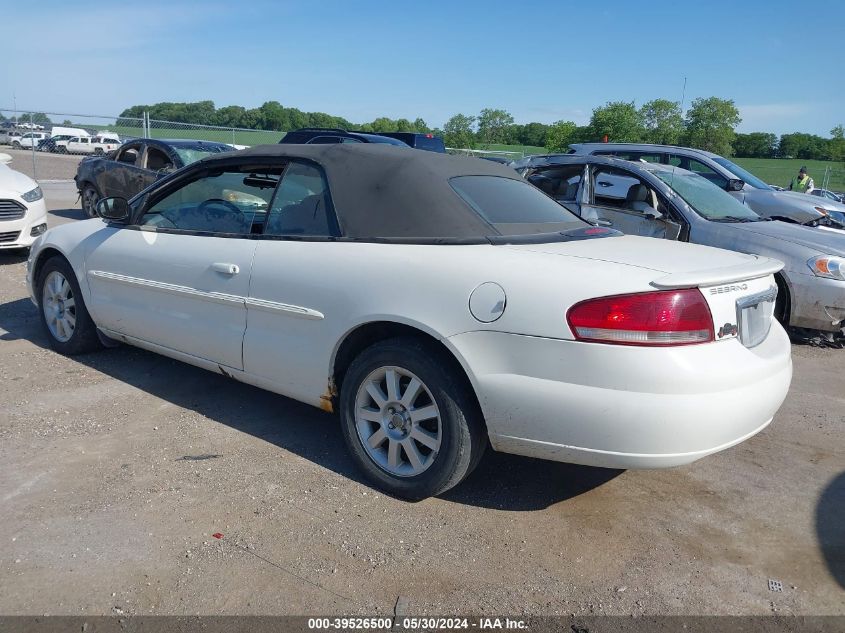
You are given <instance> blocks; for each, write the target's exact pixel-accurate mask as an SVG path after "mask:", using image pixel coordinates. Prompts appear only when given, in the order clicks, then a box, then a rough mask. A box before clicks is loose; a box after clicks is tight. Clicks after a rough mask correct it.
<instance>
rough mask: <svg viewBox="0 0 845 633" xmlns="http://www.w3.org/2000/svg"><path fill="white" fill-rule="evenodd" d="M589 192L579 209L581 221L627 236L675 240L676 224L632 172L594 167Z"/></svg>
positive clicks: (664, 206)
mask: <svg viewBox="0 0 845 633" xmlns="http://www.w3.org/2000/svg"><path fill="white" fill-rule="evenodd" d="M590 172H591V175H590V180H589V182H590V190H589V193H588V195H587V201H586V202H585V203H584V204H582V205H581V217H583V218H584V219H585V220H587V221H589V222H594V223H598V224H600V225H602V226H609V227H611V228H614V229H616V230H618V231H622V232H623V233H627V234H628V235H642V236H643V237H658V238H664V239H672V240H675V239H678V235H679V234H680V231H681V225H680V224H679V223H678V222H676V221H675V220H674V219H673V218H672V217H671V214H670V212H669V208H668V205H666V204H665V203H664V202H663V201H662V199H661V198H660V196H659V195H658V194H657V192H656V191H655V190H654V189H652V188H651V187H649V186H648V184H647V183H645V182H643V181H642V180H641V179H640V178H638V177H636V176H635V175H634V174H632V173H631V172H628V171H626V170H624V169H619V168H617V167H610V166H605V165H593V166H592V167H591V168H590Z"/></svg>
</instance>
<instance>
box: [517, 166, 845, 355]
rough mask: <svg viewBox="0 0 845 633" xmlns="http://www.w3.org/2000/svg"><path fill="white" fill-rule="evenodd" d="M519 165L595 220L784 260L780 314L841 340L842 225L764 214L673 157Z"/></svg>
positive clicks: (802, 331)
mask: <svg viewBox="0 0 845 633" xmlns="http://www.w3.org/2000/svg"><path fill="white" fill-rule="evenodd" d="M521 171H522V173H523V176H524V177H525V178H526V179H527V180H528V181H529V182H531V183H533V184H534V185H536V186H537V187H539V188H540V189H542V190H543V191H545V192H546V193H547V194H548V195H550V196H552V197H553V198H554V199H555V200H557V201H558V202H559V203H560V204H562V205H563V206H565V207H566V208H568V209H569V210H570V211H573V212H574V213H577V214H578V215H580V216H581V217H583V218H584V219H586V220H588V221H590V222H592V223H593V224H597V225H601V226H610V227H613V228H615V229H618V230H620V231H622V232H623V233H628V234H631V235H642V236H647V237H657V238H662V239H671V240H680V241H687V242H694V243H696V244H705V245H708V246H716V247H719V248H725V249H728V250H733V251H739V252H742V253H750V254H756V255H764V256H767V257H773V258H775V259H779V260H781V261H783V262H784V263H785V264H786V265H785V267H784V269H783V270H782V271H781V272H780V273H778V274H777V275H776V280H777V283H778V299H777V304H776V315H777V317H778V319H779V320H780V321H781V322H782V323H783V324H784V325H785V326H790V327H791V328H792V331H793V333H794V334H796V335H799V336H807V335H809V336H811V337H812V339H813V340H814V341H816V342H819V343H827V344H842V343H845V331H843V328H845V231H842V230H838V229H831V228H827V227H810V226H801V225H797V224H793V223H787V222H780V221H775V220H770V219H767V218H761V217H760V216H758V215H757V214H756V213H754V212H753V211H752V210H751V209H749V208H748V206H746V205H743V204H741V203H739V202H738V201H737V200H736V199H735V198H734V197H732V196H730V195H728V194H727V193H726V192H725V191H724V190H723V189H722V188H720V187H717V186H715V185H713V184H712V182H710V181H709V180H708V179H706V178H704V177H702V176H701V175H700V174H696V173H694V172H691V171H687V170H684V169H680V168H678V167H673V166H671V165H661V164H659V163H658V164H655V163H643V162H636V163H635V162H630V161H625V160H619V159H615V158H609V157H602V156H584V155H581V156H578V155H568V156H560V155H558V156H550V157H534V160H533V164H531V165H530V166H527V167H522V168H521ZM810 332H812V334H810Z"/></svg>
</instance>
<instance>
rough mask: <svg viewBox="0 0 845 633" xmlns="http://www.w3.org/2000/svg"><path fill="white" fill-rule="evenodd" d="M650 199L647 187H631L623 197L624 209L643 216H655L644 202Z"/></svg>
mask: <svg viewBox="0 0 845 633" xmlns="http://www.w3.org/2000/svg"><path fill="white" fill-rule="evenodd" d="M649 197H650V192H649V190H648V187H646V186H645V185H643V184H636V185H631V187H629V188H628V194H627V195H626V196H625V207H626V208H628V209H631V210H632V211H638V212H639V213H644V214H657V211H656V210H655V208H654V207H653V206H651V205H650V204H649V203H648V202H646V200H648V199H649Z"/></svg>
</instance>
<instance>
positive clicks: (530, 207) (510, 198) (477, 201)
mask: <svg viewBox="0 0 845 633" xmlns="http://www.w3.org/2000/svg"><path fill="white" fill-rule="evenodd" d="M449 184H450V185H451V186H452V189H454V190H455V192H456V193H457V194H458V195H459V196H460V197H461V198H462V199H463V200H464V202H466V203H467V204H468V205H469V206H470V207H472V209H473V210H474V211H475V212H476V213H477V214H478V215H480V216H481V217H482V218H484V220H486V221H487V222H489V223H490V224H492V225H493V226H495V227H496V228H497V229H498V230H500V231H502V232H503V233H511V231H508V230H507V227H503V226H502V225H510V224H519V225H523V226H524V225H566V226H562V227H558V226H549V227H548V228H547V229H546V227H544V226H540V227H537V230H549V231H559V230H564V229H566V228H572V227H575V226H583V224H584V223H583V221H582V220H581V219H580V218H578V216H576V215H575V214H573V213H571V212H570V211H568V210H567V209H565V208H564V207H562V206H561V205H559V204H558V203H557V202H555V201H554V200H552V199H551V198H549V197H548V196H547V195H545V194H544V193H543V192H541V191H540V190H539V189H537V188H536V187H534V186H533V185H530V184H528V183H527V182H524V181H522V180H514V179H511V178H501V177H499V176H456V177H454V178H451V179H450V180H449ZM503 229H504V230H503ZM537 230H532V231H527V232H530V233H535V232H537Z"/></svg>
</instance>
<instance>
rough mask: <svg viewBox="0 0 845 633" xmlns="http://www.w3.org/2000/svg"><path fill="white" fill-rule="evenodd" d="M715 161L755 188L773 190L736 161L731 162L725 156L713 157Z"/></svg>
mask: <svg viewBox="0 0 845 633" xmlns="http://www.w3.org/2000/svg"><path fill="white" fill-rule="evenodd" d="M713 160H714V161H715V162H717V163H719V164H720V165H721V166H722V167H724V168H725V169H727V170H728V171H729V172H731V173H732V174H733V175H734V176H736V177H737V178H742V180H744V181H745V182H746V183H748V184H749V185H751V186H752V187H754V188H755V189H768V190H769V191H774V189H772V188H771V187H770V186H769V185H767V184H766V183H765V182H763V181H762V180H760V179H759V178H757V176H755V175H754V174H752V173H751V172H750V171H748V170H746V169H743V168H742V167H740V166H739V165H737V164H736V163H732V162H731V161H729V160H728V159H727V158H722V157H721V156H720V157H718V158H714V159H713Z"/></svg>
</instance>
